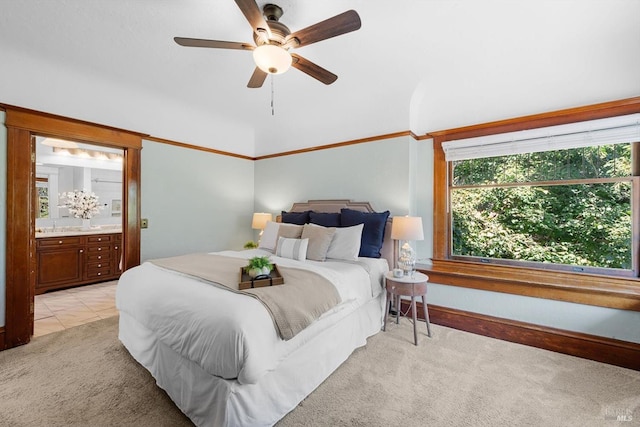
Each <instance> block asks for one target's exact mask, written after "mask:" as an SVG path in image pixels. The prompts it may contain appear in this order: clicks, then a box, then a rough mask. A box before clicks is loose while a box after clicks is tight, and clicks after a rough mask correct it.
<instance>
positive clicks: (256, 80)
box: [247, 67, 267, 89]
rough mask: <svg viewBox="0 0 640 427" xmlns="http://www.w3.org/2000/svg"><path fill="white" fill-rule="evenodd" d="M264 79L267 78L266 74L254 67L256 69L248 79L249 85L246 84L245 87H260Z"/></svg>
mask: <svg viewBox="0 0 640 427" xmlns="http://www.w3.org/2000/svg"><path fill="white" fill-rule="evenodd" d="M266 78H267V73H265V72H264V71H262V70H261V69H260V68H258V67H256V69H255V70H253V74H252V75H251V78H250V79H249V83H248V84H247V87H248V88H251V89H256V88H259V87H262V84H263V83H264V81H265V79H266Z"/></svg>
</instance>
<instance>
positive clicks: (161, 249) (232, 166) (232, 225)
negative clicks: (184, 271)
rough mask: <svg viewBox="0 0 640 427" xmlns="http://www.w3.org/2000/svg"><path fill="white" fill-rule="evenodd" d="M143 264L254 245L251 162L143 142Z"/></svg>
mask: <svg viewBox="0 0 640 427" xmlns="http://www.w3.org/2000/svg"><path fill="white" fill-rule="evenodd" d="M142 146H143V149H142V168H141V171H142V183H141V185H142V188H141V192H142V196H141V197H142V199H141V207H142V209H141V213H142V218H147V219H148V220H149V228H147V229H142V230H141V242H140V245H141V248H140V251H141V260H142V261H145V260H147V259H151V258H161V257H167V256H173V255H181V254H185V253H189V252H211V251H216V250H222V249H242V246H243V244H244V243H245V242H246V241H248V240H251V239H252V237H253V235H252V229H251V215H252V213H253V182H254V176H253V170H254V165H253V163H254V162H253V161H251V160H244V159H239V158H236V157H230V156H222V155H218V154H212V153H208V152H204V151H200V150H192V149H185V148H180V147H176V146H173V145H168V144H162V143H157V142H152V141H143V145H142Z"/></svg>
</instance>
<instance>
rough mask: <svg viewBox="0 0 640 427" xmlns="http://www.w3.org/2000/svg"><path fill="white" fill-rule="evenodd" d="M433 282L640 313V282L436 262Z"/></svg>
mask: <svg viewBox="0 0 640 427" xmlns="http://www.w3.org/2000/svg"><path fill="white" fill-rule="evenodd" d="M419 270H420V271H422V272H423V273H425V274H427V275H428V276H429V282H431V283H438V284H442V285H451V286H460V287H465V288H472V289H481V290H485V291H493V292H504V293H509V294H515V295H523V296H529V297H535V298H546V299H553V300H559V301H568V302H574V303H578V304H587V305H594V306H599V307H610V308H617V309H623V310H633V311H640V279H638V278H624V277H608V276H599V275H593V274H585V273H571V272H559V271H549V270H541V269H532V268H523V267H514V266H504V265H485V264H478V263H472V262H466V261H453V260H438V259H434V260H433V264H432V266H431V267H429V268H424V267H423V268H420V269H419Z"/></svg>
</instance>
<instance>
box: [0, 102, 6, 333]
mask: <svg viewBox="0 0 640 427" xmlns="http://www.w3.org/2000/svg"><path fill="white" fill-rule="evenodd" d="M5 116H6V115H5V112H4V111H0V326H4V315H5V297H6V295H5V280H6V277H7V276H6V270H5V263H6V261H7V254H6V247H7V240H6V238H7V227H6V225H7V128H6V127H5V126H4V120H5Z"/></svg>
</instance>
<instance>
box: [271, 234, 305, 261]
mask: <svg viewBox="0 0 640 427" xmlns="http://www.w3.org/2000/svg"><path fill="white" fill-rule="evenodd" d="M307 246H309V239H288V238H286V237H278V245H277V247H276V256H280V257H283V258H291V259H295V260H298V261H304V260H305V259H307Z"/></svg>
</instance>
